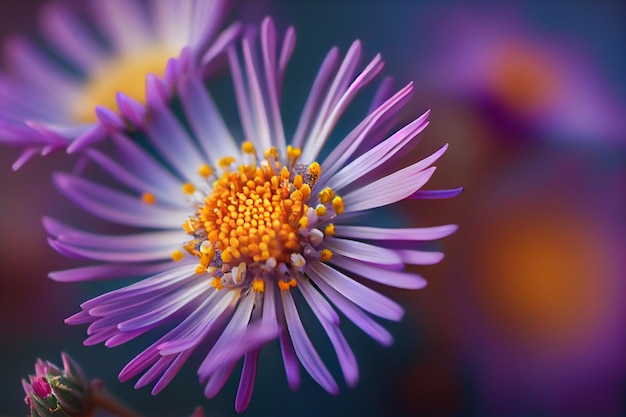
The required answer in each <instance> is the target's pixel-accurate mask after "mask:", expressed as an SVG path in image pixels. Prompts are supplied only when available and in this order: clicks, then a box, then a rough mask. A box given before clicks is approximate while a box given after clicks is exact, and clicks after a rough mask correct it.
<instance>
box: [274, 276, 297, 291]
mask: <svg viewBox="0 0 626 417" xmlns="http://www.w3.org/2000/svg"><path fill="white" fill-rule="evenodd" d="M296 285H297V282H296V279H295V278H291V280H289V281H283V280H279V281H278V288H280V289H281V290H288V289H291V287H295V286H296Z"/></svg>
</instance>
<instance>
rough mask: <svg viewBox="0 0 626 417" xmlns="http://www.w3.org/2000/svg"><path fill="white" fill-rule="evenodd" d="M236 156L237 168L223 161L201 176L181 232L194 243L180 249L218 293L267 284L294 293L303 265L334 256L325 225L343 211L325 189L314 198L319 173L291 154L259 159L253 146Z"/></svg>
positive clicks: (295, 151)
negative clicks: (204, 187) (200, 189)
mask: <svg viewBox="0 0 626 417" xmlns="http://www.w3.org/2000/svg"><path fill="white" fill-rule="evenodd" d="M241 150H242V155H241V156H242V157H241V160H242V161H241V162H242V163H240V164H239V165H237V162H238V161H237V160H236V158H234V157H231V156H228V157H224V158H222V159H220V160H219V161H218V163H217V164H216V165H217V167H216V169H214V168H212V167H209V166H208V165H205V166H203V167H201V168H200V169H199V172H203V173H205V174H206V175H205V177H206V180H207V182H208V185H209V187H208V190H209V191H207V192H206V193H204V194H203V196H202V198H201V199H200V200H199V201H200V202H199V203H198V204H196V205H195V206H194V209H195V213H194V215H193V216H191V217H190V218H189V219H188V220H187V221H186V222H185V223H184V225H183V228H184V229H185V231H186V232H187V233H188V234H189V235H191V236H193V239H192V240H190V241H188V242H187V243H186V244H185V245H184V248H185V249H186V251H187V252H188V253H189V254H191V255H194V256H196V257H198V258H199V264H198V266H197V267H196V273H197V274H205V273H206V274H209V276H211V277H212V278H213V281H212V285H213V286H214V287H215V288H217V289H218V290H221V289H222V288H224V287H249V288H252V289H253V290H254V291H257V292H263V291H264V289H265V285H266V284H267V281H275V282H276V284H275V285H278V287H279V288H280V289H282V290H287V289H289V288H292V287H295V286H296V285H297V279H296V278H295V277H298V276H301V275H302V274H301V271H302V270H303V268H304V266H305V265H306V263H307V261H310V260H312V259H315V260H320V259H321V260H322V261H326V260H328V259H330V257H331V256H332V254H331V253H329V252H330V251H329V250H328V249H325V248H324V238H325V236H326V235H329V236H332V234H333V232H334V226H333V223H331V221H332V220H333V219H334V217H335V216H336V215H337V214H340V213H341V212H342V211H343V203H342V201H341V197H339V196H335V193H334V192H333V191H332V190H331V189H330V188H325V189H323V190H322V191H321V192H320V193H319V194H318V195H317V196H312V188H313V187H314V186H315V184H316V183H317V181H318V180H319V178H320V175H321V167H320V165H319V163H317V162H313V163H312V164H308V165H306V164H302V163H299V162H298V159H299V157H300V155H301V150H300V149H299V148H293V147H291V146H289V147H288V148H287V155H286V160H281V158H280V155H279V154H278V151H277V150H276V148H274V147H272V148H270V149H268V150H267V151H265V152H264V153H263V155H262V157H259V154H258V153H257V150H256V148H255V147H254V145H253V144H252V143H251V142H244V143H243V144H242V146H241ZM196 192H197V190H196Z"/></svg>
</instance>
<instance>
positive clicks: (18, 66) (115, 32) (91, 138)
mask: <svg viewBox="0 0 626 417" xmlns="http://www.w3.org/2000/svg"><path fill="white" fill-rule="evenodd" d="M229 3H230V2H229V0H209V1H200V0H195V1H194V0H164V1H163V0H158V1H155V0H146V1H139V0H112V1H102V2H101V1H98V2H76V4H71V3H69V2H67V1H63V2H62V1H55V2H51V3H49V4H47V5H46V7H45V8H44V9H43V10H42V12H41V14H40V18H41V25H40V26H41V38H42V39H41V44H40V45H38V44H37V43H36V42H35V41H34V40H31V39H27V38H25V37H24V36H15V37H13V38H11V39H9V40H8V41H7V42H6V44H5V51H4V52H5V61H6V63H7V66H8V68H6V71H5V72H3V73H0V142H4V143H8V144H10V145H13V146H17V147H19V148H22V149H24V152H23V154H22V156H21V157H20V158H19V159H18V161H16V163H15V164H14V166H13V168H14V169H18V168H19V167H20V166H21V165H23V164H24V163H25V162H26V161H27V160H28V159H30V158H31V157H32V156H34V155H35V154H37V153H39V152H40V153H42V154H48V153H50V152H53V151H55V150H58V149H63V148H66V147H68V146H69V149H68V150H69V151H76V150H78V149H79V148H81V147H84V146H86V145H88V144H90V143H93V142H95V141H97V140H99V139H102V138H103V137H105V136H106V135H107V130H108V129H110V128H113V129H118V128H120V127H123V126H125V123H126V121H130V122H132V123H135V124H137V123H140V119H141V118H142V117H143V115H144V113H145V111H144V110H143V109H142V105H141V104H142V103H143V102H144V101H145V100H144V96H145V93H144V91H145V82H144V80H145V77H146V75H147V74H149V73H150V74H156V75H158V76H159V77H162V78H163V80H164V83H163V85H164V88H165V89H166V91H167V92H169V91H170V90H171V88H172V86H173V84H174V78H175V77H176V74H175V72H174V71H172V70H171V69H170V68H169V66H168V65H167V64H168V61H169V59H170V58H172V57H177V56H178V55H179V54H180V52H181V50H182V49H183V48H185V47H188V48H190V50H191V54H192V55H193V61H194V63H197V64H201V65H203V67H204V68H210V67H211V62H215V60H214V58H216V56H218V55H219V53H220V51H222V50H223V49H224V48H225V47H226V46H227V45H228V44H229V42H230V41H232V40H233V39H234V38H235V37H236V35H237V34H238V32H239V30H238V29H239V26H238V25H237V24H235V25H233V26H231V27H229V28H228V29H226V30H224V31H223V32H221V33H220V32H219V31H220V29H221V26H222V23H223V21H224V18H225V17H226V12H227V10H228V9H229ZM207 65H208V67H207Z"/></svg>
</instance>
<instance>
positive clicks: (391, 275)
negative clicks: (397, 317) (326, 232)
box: [330, 255, 426, 290]
mask: <svg viewBox="0 0 626 417" xmlns="http://www.w3.org/2000/svg"><path fill="white" fill-rule="evenodd" d="M330 263H331V264H333V265H336V266H338V267H340V268H342V269H345V270H347V271H350V272H353V273H355V274H358V275H360V276H362V277H363V278H367V279H369V280H370V281H374V282H380V283H381V284H385V285H388V286H390V287H396V288H406V289H410V290H417V289H420V288H423V287H424V286H425V285H426V280H425V279H424V278H422V277H421V276H419V275H417V274H413V273H409V272H401V271H389V270H387V269H382V268H378V267H376V266H374V265H371V264H369V263H366V262H359V261H357V260H354V259H350V258H345V257H343V256H341V255H335V256H333V258H332V259H331V260H330Z"/></svg>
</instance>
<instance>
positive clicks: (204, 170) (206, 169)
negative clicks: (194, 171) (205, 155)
mask: <svg viewBox="0 0 626 417" xmlns="http://www.w3.org/2000/svg"><path fill="white" fill-rule="evenodd" d="M198 174H200V176H201V177H203V178H208V177H210V176H211V175H212V174H213V169H212V168H211V167H210V166H208V165H207V164H202V165H200V168H198Z"/></svg>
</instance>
